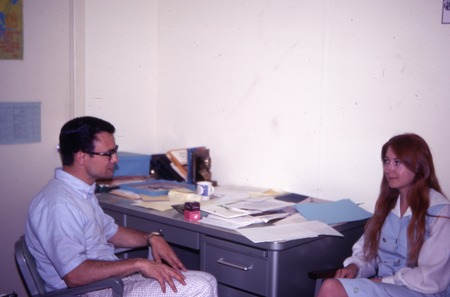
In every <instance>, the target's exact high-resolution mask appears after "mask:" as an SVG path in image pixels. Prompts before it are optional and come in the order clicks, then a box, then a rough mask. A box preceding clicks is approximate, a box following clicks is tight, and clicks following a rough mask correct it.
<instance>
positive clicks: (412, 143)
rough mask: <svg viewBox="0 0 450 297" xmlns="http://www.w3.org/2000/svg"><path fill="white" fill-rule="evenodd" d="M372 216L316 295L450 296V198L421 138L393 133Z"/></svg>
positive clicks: (384, 151)
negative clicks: (439, 180)
mask: <svg viewBox="0 0 450 297" xmlns="http://www.w3.org/2000/svg"><path fill="white" fill-rule="evenodd" d="M381 159H382V162H383V178H382V182H381V188H380V194H379V196H378V200H377V203H376V205H375V211H374V214H373V216H372V218H371V219H370V220H369V221H368V222H367V225H366V228H365V231H364V235H363V236H362V237H361V238H360V239H359V240H358V241H357V242H356V243H355V245H354V246H353V254H352V256H351V257H349V258H347V259H346V260H345V261H344V268H342V269H339V270H338V271H337V272H336V275H335V278H334V279H327V280H325V281H324V283H323V285H322V287H321V289H320V291H319V294H318V297H329V296H333V297H341V296H343V297H348V296H380V297H381V296H399V297H407V296H414V297H416V296H417V297H429V296H430V297H431V296H434V297H449V296H450V241H449V237H450V201H449V200H448V198H446V197H445V196H444V195H443V193H442V191H441V187H440V186H439V182H438V179H437V177H436V173H435V170H434V165H433V158H432V155H431V152H430V149H429V147H428V145H427V143H426V142H425V140H423V138H421V137H420V136H418V135H416V134H402V135H397V136H394V137H392V138H391V139H390V140H389V141H388V142H387V143H385V144H384V145H383V147H382V150H381Z"/></svg>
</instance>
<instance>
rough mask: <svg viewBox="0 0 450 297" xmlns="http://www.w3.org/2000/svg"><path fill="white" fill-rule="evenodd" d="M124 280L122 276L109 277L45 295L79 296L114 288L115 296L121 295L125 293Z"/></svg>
mask: <svg viewBox="0 0 450 297" xmlns="http://www.w3.org/2000/svg"><path fill="white" fill-rule="evenodd" d="M123 287H124V285H123V281H122V279H121V278H120V277H110V278H107V279H103V280H99V281H96V282H93V283H90V284H87V285H84V286H79V287H73V288H66V289H60V290H55V291H51V292H48V293H46V294H45V295H43V296H45V297H53V296H77V295H79V294H83V293H88V292H92V291H97V290H102V289H108V288H111V289H112V293H113V296H114V297H119V296H122V295H123Z"/></svg>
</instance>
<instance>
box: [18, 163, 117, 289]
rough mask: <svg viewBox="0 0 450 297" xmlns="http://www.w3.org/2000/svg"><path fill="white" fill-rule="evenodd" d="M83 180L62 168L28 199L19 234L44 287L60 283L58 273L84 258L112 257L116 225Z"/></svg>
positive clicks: (63, 284) (62, 281)
mask: <svg viewBox="0 0 450 297" xmlns="http://www.w3.org/2000/svg"><path fill="white" fill-rule="evenodd" d="M94 190H95V184H94V185H88V184H86V183H85V182H83V181H81V180H80V179H78V178H76V177H74V176H72V175H71V174H69V173H67V172H65V171H63V170H62V169H56V170H55V176H54V178H53V179H52V180H51V181H50V182H49V183H48V184H47V185H46V186H45V187H44V189H42V191H41V192H39V193H38V194H37V195H36V197H35V198H34V199H33V202H32V203H31V205H30V208H29V211H28V219H27V224H26V229H25V240H26V243H27V245H28V248H29V249H30V252H31V253H32V255H33V256H34V258H35V259H36V263H37V267H38V271H39V273H40V275H41V277H42V278H43V279H44V280H45V282H46V287H47V289H48V290H55V289H61V288H65V287H67V286H66V283H65V282H64V280H63V279H62V278H63V277H64V276H65V275H66V274H67V273H69V272H70V271H72V270H73V269H74V268H76V267H77V266H79V265H80V264H81V263H83V262H84V261H86V260H88V259H90V260H112V261H114V260H117V257H116V256H115V255H114V247H113V245H112V244H110V243H108V242H107V241H108V239H110V238H111V237H112V236H113V235H114V234H116V232H117V230H118V226H117V224H116V223H115V222H114V220H113V219H112V218H111V217H110V216H108V215H106V214H105V213H104V212H103V210H102V209H101V207H100V206H99V204H98V200H97V198H96V197H95V194H94Z"/></svg>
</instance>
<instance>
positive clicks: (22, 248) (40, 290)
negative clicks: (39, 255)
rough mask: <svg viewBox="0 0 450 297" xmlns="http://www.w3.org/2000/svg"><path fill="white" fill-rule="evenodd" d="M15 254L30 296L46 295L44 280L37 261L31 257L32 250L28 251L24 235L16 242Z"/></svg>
mask: <svg viewBox="0 0 450 297" xmlns="http://www.w3.org/2000/svg"><path fill="white" fill-rule="evenodd" d="M14 253H15V256H16V263H17V266H18V267H19V270H20V273H21V274H22V278H23V281H24V282H25V285H26V286H27V289H28V293H30V296H41V295H43V294H45V293H46V292H47V291H46V290H45V284H44V280H43V279H42V278H41V276H40V275H39V272H38V271H37V267H36V261H35V260H34V258H33V256H32V255H31V253H30V250H28V247H27V244H26V242H25V237H24V236H23V235H22V236H21V237H20V238H19V239H18V240H17V241H16V245H15V247H14Z"/></svg>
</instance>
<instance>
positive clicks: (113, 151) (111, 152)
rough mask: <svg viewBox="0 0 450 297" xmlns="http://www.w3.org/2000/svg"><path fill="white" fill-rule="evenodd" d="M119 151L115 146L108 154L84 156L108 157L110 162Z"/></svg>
mask: <svg viewBox="0 0 450 297" xmlns="http://www.w3.org/2000/svg"><path fill="white" fill-rule="evenodd" d="M118 150H119V146H118V145H116V147H115V148H114V149H112V150H110V151H108V152H104V153H97V152H85V153H86V154H89V156H91V157H93V156H94V155H97V156H103V157H108V160H109V161H111V159H112V157H113V156H114V155H115V154H117V151H118Z"/></svg>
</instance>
